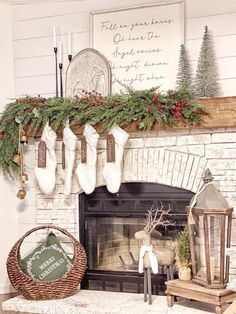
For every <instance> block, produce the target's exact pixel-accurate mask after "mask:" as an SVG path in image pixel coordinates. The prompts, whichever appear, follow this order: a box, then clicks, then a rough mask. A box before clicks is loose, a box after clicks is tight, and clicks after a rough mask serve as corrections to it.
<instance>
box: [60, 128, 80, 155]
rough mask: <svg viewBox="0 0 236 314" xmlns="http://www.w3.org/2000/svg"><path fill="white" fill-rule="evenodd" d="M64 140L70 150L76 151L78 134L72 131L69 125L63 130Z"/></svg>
mask: <svg viewBox="0 0 236 314" xmlns="http://www.w3.org/2000/svg"><path fill="white" fill-rule="evenodd" d="M63 142H64V144H65V146H66V148H67V149H68V150H72V151H75V149H76V143H77V136H76V135H75V134H74V133H73V132H72V131H71V128H70V127H69V126H65V128H64V130H63Z"/></svg>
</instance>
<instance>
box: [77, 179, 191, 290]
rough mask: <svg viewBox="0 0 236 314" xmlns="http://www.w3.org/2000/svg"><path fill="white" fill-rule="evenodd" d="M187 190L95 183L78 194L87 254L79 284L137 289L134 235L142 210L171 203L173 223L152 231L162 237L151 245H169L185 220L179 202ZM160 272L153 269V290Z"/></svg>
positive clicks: (185, 201) (184, 201) (186, 196)
mask: <svg viewBox="0 0 236 314" xmlns="http://www.w3.org/2000/svg"><path fill="white" fill-rule="evenodd" d="M192 196H193V193H192V192H190V191H187V190H184V189H180V188H175V187H171V186H167V185H162V184H157V183H124V184H122V185H121V187H120V190H119V192H118V193H117V194H111V193H109V192H108V191H107V189H106V187H104V186H103V187H98V188H96V190H95V191H94V192H93V193H92V194H90V195H86V194H85V193H82V194H80V196H79V213H80V217H79V222H80V241H81V243H82V244H83V245H84V247H85V250H86V253H87V256H88V269H87V272H86V275H85V277H84V280H83V282H82V288H84V289H95V290H107V291H120V292H137V293H140V292H142V290H143V275H142V274H139V273H138V255H139V248H140V243H139V241H138V240H136V239H134V233H135V232H136V231H138V230H141V229H143V227H144V219H145V215H146V213H147V210H148V209H150V207H151V206H152V205H153V204H154V206H159V205H160V204H162V205H163V206H166V207H168V206H171V213H172V216H171V220H173V221H175V226H169V227H168V228H166V229H164V228H163V229H162V230H161V229H158V231H160V232H161V233H162V238H161V239H159V240H155V241H154V243H153V244H154V248H155V250H158V248H159V247H168V248H170V249H173V250H174V249H175V245H176V241H175V239H176V236H177V233H178V232H179V231H180V229H181V228H183V226H184V225H185V224H186V212H185V206H186V205H188V204H189V201H190V199H191V197H192ZM165 280H166V274H165V270H164V269H159V273H158V274H157V275H153V277H152V284H153V293H154V294H161V293H162V292H163V291H164V282H165Z"/></svg>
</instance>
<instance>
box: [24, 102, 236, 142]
mask: <svg viewBox="0 0 236 314" xmlns="http://www.w3.org/2000/svg"><path fill="white" fill-rule="evenodd" d="M199 102H200V103H201V104H203V105H204V106H205V107H206V109H207V114H204V115H203V116H202V119H203V122H202V123H201V125H198V126H196V127H195V128H207V129H212V128H229V127H235V128H236V96H234V97H217V98H202V99H199ZM95 128H96V129H97V131H98V132H99V133H103V129H102V127H101V126H95ZM186 128H189V125H186V124H184V123H182V122H181V123H178V125H177V126H175V127H166V126H163V125H159V124H156V125H154V127H153V130H154V131H155V130H156V131H158V130H163V129H165V130H168V129H186ZM24 129H25V132H26V134H27V136H29V137H39V136H41V131H39V132H37V133H35V132H34V131H33V129H32V128H31V126H30V125H28V126H25V127H24ZM71 129H72V131H73V132H74V134H76V135H81V134H82V133H83V126H81V125H73V126H71ZM125 130H126V131H128V132H137V131H138V130H137V129H136V127H135V126H134V125H130V126H128V127H126V128H125ZM57 133H58V136H59V137H60V136H61V135H62V129H59V130H58V131H57Z"/></svg>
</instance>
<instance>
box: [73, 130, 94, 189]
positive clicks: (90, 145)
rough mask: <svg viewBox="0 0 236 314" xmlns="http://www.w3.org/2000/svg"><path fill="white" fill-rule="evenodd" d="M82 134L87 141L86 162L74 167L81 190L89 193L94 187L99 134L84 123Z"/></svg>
mask: <svg viewBox="0 0 236 314" xmlns="http://www.w3.org/2000/svg"><path fill="white" fill-rule="evenodd" d="M83 135H84V136H85V139H86V143H87V160H86V163H80V164H79V165H78V166H77V169H76V175H77V178H78V181H79V184H80V186H81V188H82V190H83V191H84V192H85V193H86V194H90V193H92V192H93V191H94V189H95V187H96V162H97V143H98V138H99V135H98V133H97V132H96V130H95V129H94V128H93V127H92V126H91V125H90V124H85V127H84V132H83Z"/></svg>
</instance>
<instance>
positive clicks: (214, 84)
mask: <svg viewBox="0 0 236 314" xmlns="http://www.w3.org/2000/svg"><path fill="white" fill-rule="evenodd" d="M219 90H220V88H219V83H218V73H217V66H216V58H215V51H214V48H213V41H212V36H211V34H210V32H209V30H208V27H207V26H205V31H204V35H203V40H202V46H201V51H200V55H199V58H198V65H197V71H196V77H195V93H196V96H198V97H215V96H218V95H219Z"/></svg>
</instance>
